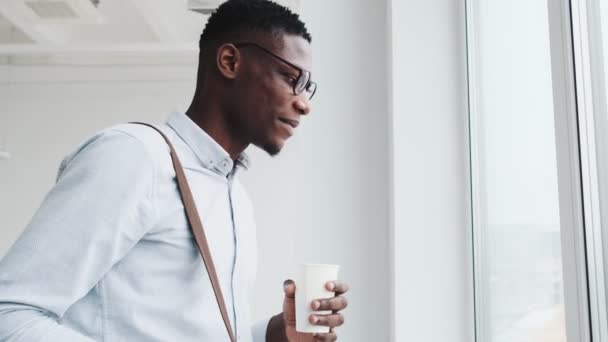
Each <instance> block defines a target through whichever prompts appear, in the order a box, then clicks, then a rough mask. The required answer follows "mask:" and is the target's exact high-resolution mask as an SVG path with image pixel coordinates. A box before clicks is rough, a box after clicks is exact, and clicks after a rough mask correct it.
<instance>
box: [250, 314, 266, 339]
mask: <svg viewBox="0 0 608 342" xmlns="http://www.w3.org/2000/svg"><path fill="white" fill-rule="evenodd" d="M269 322H270V317H269V318H267V319H263V320H261V321H258V322H256V323H255V324H254V325H253V327H252V328H251V332H252V335H253V342H266V330H267V329H268V323H269Z"/></svg>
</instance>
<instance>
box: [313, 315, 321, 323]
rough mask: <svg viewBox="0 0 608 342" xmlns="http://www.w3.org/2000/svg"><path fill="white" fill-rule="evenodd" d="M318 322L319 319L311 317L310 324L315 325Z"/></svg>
mask: <svg viewBox="0 0 608 342" xmlns="http://www.w3.org/2000/svg"><path fill="white" fill-rule="evenodd" d="M318 321H319V317H317V316H312V324H317V322H318Z"/></svg>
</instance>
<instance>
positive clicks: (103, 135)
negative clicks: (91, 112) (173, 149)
mask: <svg viewBox="0 0 608 342" xmlns="http://www.w3.org/2000/svg"><path fill="white" fill-rule="evenodd" d="M158 127H159V128H160V129H161V130H162V131H165V130H166V128H165V126H158ZM90 154H92V155H94V156H95V158H94V159H93V158H87V159H89V160H90V159H93V160H95V159H97V160H98V161H99V163H104V162H105V161H110V160H111V159H112V158H125V157H127V158H131V159H132V161H133V162H135V161H138V160H139V161H140V162H141V161H142V160H144V159H149V160H150V161H151V162H152V164H156V165H158V164H159V163H166V162H167V160H170V155H169V149H168V146H167V144H166V142H165V141H164V139H163V137H162V136H161V135H160V134H159V133H158V132H157V131H156V130H154V129H152V128H151V127H147V126H144V125H138V124H119V125H115V126H111V127H107V128H104V129H102V130H100V131H98V132H96V133H95V134H93V135H91V136H90V137H88V138H87V139H86V140H85V141H83V142H82V143H80V144H79V145H78V146H77V147H76V148H75V149H74V150H73V151H72V152H71V153H69V154H68V155H67V156H66V157H65V158H64V160H63V162H62V163H61V167H60V170H59V171H60V173H61V171H62V170H63V169H64V168H65V167H66V166H67V165H68V164H70V163H71V162H72V161H74V159H77V158H82V156H84V155H90Z"/></svg>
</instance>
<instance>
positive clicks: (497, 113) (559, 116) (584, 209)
mask: <svg viewBox="0 0 608 342" xmlns="http://www.w3.org/2000/svg"><path fill="white" fill-rule="evenodd" d="M607 7H608V4H606V3H605V2H603V4H601V6H600V1H596V0H572V1H568V0H558V1H553V0H551V1H526V0H515V1H508V2H501V1H485V0H469V1H468V2H467V31H468V32H467V37H468V56H469V104H470V106H469V107H470V108H469V110H470V140H471V141H470V148H471V180H472V182H471V183H472V216H473V225H474V228H473V241H474V256H475V266H474V269H475V271H474V274H475V298H476V303H475V317H476V337H477V341H479V342H481V341H483V342H486V341H489V342H502V341H510V342H511V341H517V342H519V341H521V342H528V341H530V342H562V341H563V342H565V341H568V342H590V341H594V342H597V341H601V342H606V341H608V333H607V331H606V330H607V328H608V324H607V323H608V322H607V316H608V315H607V313H606V285H605V284H606V279H605V276H606V275H605V274H604V273H605V272H604V265H606V264H608V263H606V260H608V256H606V252H608V239H607V237H606V236H603V235H602V234H606V233H603V231H604V232H605V231H606V224H605V222H606V221H607V220H608V216H607V215H608V208H607V206H608V203H607V196H608V191H607V189H608V184H606V183H608V172H607V171H608V168H607V166H608V164H607V160H606V159H608V157H607V155H606V153H607V152H608V134H607V132H608V124H607V122H608V115H607V111H606V108H607V107H608V106H607V103H606V101H605V100H606V98H608V96H606V87H605V84H606V80H607V78H606V75H607V74H606V69H605V68H604V65H606V64H607V62H606V61H607V57H606V54H604V53H603V52H602V47H603V49H604V51H608V49H607V48H606V47H607V46H608V42H607V41H606V39H605V38H604V39H602V35H601V29H603V30H604V32H606V27H607V26H608V19H607V18H608V13H607V12H608V11H607V9H606V8H607ZM600 9H601V11H600Z"/></svg>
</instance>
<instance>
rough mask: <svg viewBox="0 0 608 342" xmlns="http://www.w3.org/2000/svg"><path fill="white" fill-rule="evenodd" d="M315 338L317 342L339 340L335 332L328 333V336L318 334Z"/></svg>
mask: <svg viewBox="0 0 608 342" xmlns="http://www.w3.org/2000/svg"><path fill="white" fill-rule="evenodd" d="M313 336H314V338H315V341H322V342H327V341H330V342H333V341H337V340H338V335H336V333H335V332H330V333H326V334H321V333H316V334H314V335H313Z"/></svg>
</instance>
